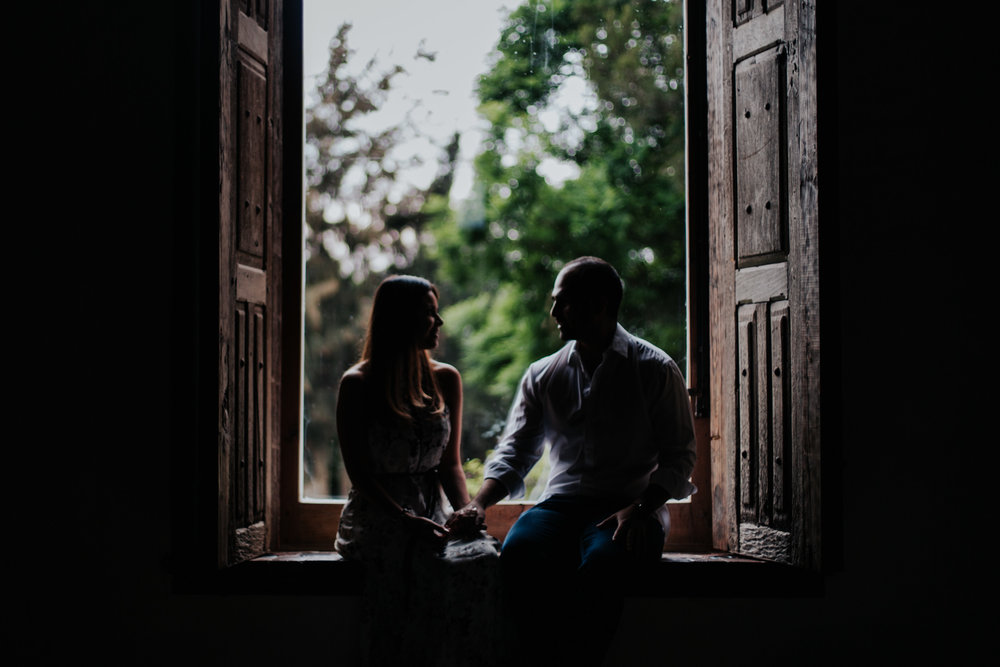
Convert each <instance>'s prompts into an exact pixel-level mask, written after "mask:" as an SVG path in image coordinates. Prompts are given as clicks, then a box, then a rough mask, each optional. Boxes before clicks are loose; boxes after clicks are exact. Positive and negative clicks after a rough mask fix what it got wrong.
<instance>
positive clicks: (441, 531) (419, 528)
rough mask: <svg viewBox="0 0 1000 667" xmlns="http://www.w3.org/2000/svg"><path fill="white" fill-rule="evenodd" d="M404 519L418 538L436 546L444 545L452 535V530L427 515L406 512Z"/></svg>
mask: <svg viewBox="0 0 1000 667" xmlns="http://www.w3.org/2000/svg"><path fill="white" fill-rule="evenodd" d="M403 521H405V525H406V527H407V528H408V529H410V530H411V531H413V533H414V534H415V535H416V536H417V537H418V538H420V539H421V540H424V541H427V542H430V543H431V544H433V545H435V546H444V545H445V544H446V543H447V542H448V538H449V537H450V536H451V531H450V530H448V529H447V528H446V527H444V526H442V525H441V524H439V523H437V522H436V521H431V520H430V519H428V518H426V517H422V516H417V515H416V514H412V513H410V512H404V513H403Z"/></svg>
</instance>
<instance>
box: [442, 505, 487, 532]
mask: <svg viewBox="0 0 1000 667" xmlns="http://www.w3.org/2000/svg"><path fill="white" fill-rule="evenodd" d="M444 525H445V528H446V529H447V530H448V531H449V532H450V533H451V535H452V536H453V537H465V536H472V535H475V534H477V533H478V532H479V531H481V530H484V529H485V528H486V510H485V508H483V506H482V505H480V504H479V503H478V502H476V501H475V500H473V501H472V502H470V503H469V504H468V505H466V506H465V507H463V508H461V509H459V510H457V511H455V512H453V513H452V515H451V516H450V517H448V521H447V522H445V524H444Z"/></svg>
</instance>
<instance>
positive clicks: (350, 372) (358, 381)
mask: <svg viewBox="0 0 1000 667" xmlns="http://www.w3.org/2000/svg"><path fill="white" fill-rule="evenodd" d="M367 379H368V372H367V364H365V363H364V362H363V361H362V362H358V363H356V364H354V365H353V366H351V367H350V368H348V369H347V370H346V371H344V374H343V375H341V376H340V388H341V389H344V388H351V389H354V388H357V389H360V388H362V387H364V386H365V382H366V381H367Z"/></svg>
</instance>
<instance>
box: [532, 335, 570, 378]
mask: <svg viewBox="0 0 1000 667" xmlns="http://www.w3.org/2000/svg"><path fill="white" fill-rule="evenodd" d="M572 351H573V343H566V344H565V345H563V346H562V347H561V348H559V349H558V350H556V351H555V352H553V353H552V354H550V355H547V356H544V357H542V358H541V359H537V360H535V361H533V362H531V364H529V366H528V370H527V373H526V375H527V376H528V377H530V378H531V379H532V380H534V381H536V382H537V381H538V380H540V379H542V378H544V377H546V376H548V375H550V374H551V373H552V372H553V371H556V370H558V369H560V368H563V367H565V366H566V364H567V362H568V361H569V356H570V354H571V353H572Z"/></svg>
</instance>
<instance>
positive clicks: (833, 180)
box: [7, 3, 996, 665]
mask: <svg viewBox="0 0 1000 667" xmlns="http://www.w3.org/2000/svg"><path fill="white" fill-rule="evenodd" d="M167 4H168V5H171V4H173V7H172V8H170V9H168V10H163V8H162V7H163V3H155V4H154V3H118V6H114V7H103V6H101V5H99V4H96V5H93V4H92V5H88V7H87V9H86V12H85V13H82V14H81V15H80V16H79V17H77V20H76V21H75V22H72V23H71V24H70V25H67V26H66V27H67V30H66V31H65V34H64V35H62V34H61V35H60V37H62V38H65V39H59V40H55V41H56V42H57V43H56V44H55V46H54V47H53V48H56V49H57V50H58V53H59V54H60V55H59V56H58V57H56V58H53V60H54V61H55V62H53V63H52V64H51V67H50V66H45V67H44V70H45V71H44V72H39V76H38V79H37V80H36V86H37V88H38V90H37V95H36V96H35V97H34V98H33V100H34V102H33V103H35V104H36V105H37V106H38V107H41V108H42V109H41V110H40V111H39V113H40V114H41V118H40V119H38V120H41V122H40V123H39V125H43V126H44V127H45V128H47V132H46V133H45V134H46V138H47V140H46V141H44V142H41V143H40V145H39V147H36V148H34V149H33V150H32V151H31V154H32V156H33V160H32V161H31V162H30V163H29V162H25V164H31V165H33V167H35V168H37V169H35V171H34V173H35V174H36V177H35V178H34V179H33V180H34V181H35V183H34V185H35V187H37V188H38V192H37V196H34V198H33V201H32V204H33V206H32V210H33V211H34V212H35V213H34V215H32V216H30V217H28V218H26V219H27V220H28V221H29V222H32V224H34V225H36V226H35V227H30V229H31V231H30V233H29V234H28V235H26V236H28V238H27V239H25V241H26V243H24V244H19V245H18V246H17V247H16V248H17V249H19V248H23V247H31V248H34V247H38V246H46V247H48V248H52V249H53V250H54V252H53V253H47V254H46V257H47V258H48V261H51V257H53V256H54V257H57V258H58V261H57V262H54V264H55V265H56V266H55V267H54V268H56V269H57V270H56V271H54V272H53V275H54V276H55V277H54V278H51V279H38V285H39V287H40V289H39V293H38V294H39V296H40V297H42V298H33V299H30V301H31V302H32V303H33V306H34V308H37V309H38V310H39V313H38V314H39V315H40V317H39V318H38V319H35V318H32V320H31V321H33V322H44V323H47V324H49V326H45V327H39V328H40V329H44V332H42V333H38V334H36V333H34V332H33V331H29V332H27V337H28V338H33V339H35V342H36V343H41V347H42V348H43V349H42V351H41V352H40V353H39V354H38V355H37V356H35V357H34V359H35V360H41V367H42V368H44V369H46V370H45V372H44V373H40V372H38V371H37V365H35V366H33V372H32V373H31V377H32V382H24V383H19V384H18V386H17V389H19V390H20V392H22V393H28V394H30V396H31V397H32V398H33V402H34V403H39V404H40V405H41V410H40V411H39V412H38V414H37V417H35V418H33V419H32V424H33V425H36V426H39V425H40V428H38V429H37V430H38V431H40V432H41V433H42V434H43V438H42V439H41V440H42V442H41V443H40V445H39V444H38V443H36V442H35V441H34V439H30V440H29V439H27V438H24V437H19V438H13V439H12V444H16V445H17V447H12V448H13V449H17V450H19V451H20V452H23V453H26V462H25V464H24V465H20V464H19V463H11V464H10V465H11V466H12V467H11V469H10V471H9V472H8V474H7V476H10V477H15V478H19V479H16V480H15V481H17V482H25V483H26V488H29V489H30V490H31V492H30V493H27V492H26V491H20V493H21V497H26V498H28V499H29V500H28V501H27V502H25V503H24V506H23V507H22V508H21V509H20V511H17V512H15V514H17V515H18V516H17V517H16V520H15V522H13V524H12V525H13V526H15V527H16V528H15V529H14V530H13V532H12V535H13V536H15V540H14V546H15V547H16V550H15V551H16V553H18V556H17V558H16V561H17V565H15V567H14V568H13V569H12V578H13V579H14V581H15V584H16V589H17V590H18V591H19V592H22V593H24V595H23V596H18V597H17V598H15V600H16V608H15V613H17V615H18V616H19V618H20V619H21V620H26V621H27V628H26V631H25V632H23V633H19V634H18V635H17V636H18V637H19V641H17V642H16V646H17V648H18V649H19V650H18V651H16V653H21V654H23V655H24V659H23V660H22V661H21V662H20V663H19V664H67V663H66V662H65V659H66V658H70V657H76V658H79V659H83V658H84V657H87V658H95V659H96V660H97V661H98V662H99V663H101V664H129V665H173V664H209V665H223V664H242V665H264V664H283V665H292V664H312V663H316V662H327V663H328V664H351V663H350V661H349V660H348V657H349V656H345V657H344V658H343V660H344V662H337V661H336V658H337V656H338V648H337V647H343V646H349V645H350V639H351V637H352V636H353V633H354V631H355V630H356V623H357V616H356V614H355V611H354V609H355V604H356V602H355V600H354V599H352V598H348V597H331V596H231V595H212V594H181V593H177V592H176V591H174V590H173V589H172V586H171V582H172V574H173V572H174V569H173V568H174V567H175V564H176V562H177V560H176V557H177V555H178V553H177V552H178V550H179V549H182V548H183V545H180V544H177V543H176V541H175V540H174V539H173V538H172V536H171V535H172V533H171V531H172V528H173V526H174V525H175V522H177V521H178V520H180V521H181V522H184V521H185V519H186V517H187V516H188V515H189V513H190V511H191V508H192V507H194V506H195V500H194V499H195V498H196V497H197V495H198V494H199V493H200V491H199V489H198V488H196V485H194V482H192V487H191V488H190V489H187V488H186V487H185V484H186V482H184V481H183V480H197V479H198V474H197V470H192V469H191V468H195V467H197V466H198V465H200V464H199V461H202V460H205V459H199V458H198V456H192V457H186V456H179V455H178V453H191V452H198V451H202V452H203V446H204V443H203V442H202V438H201V436H200V435H199V433H198V432H197V429H196V424H197V411H198V409H199V406H201V405H203V404H204V403H203V402H204V400H205V394H204V393H203V392H208V399H209V400H211V399H212V392H214V387H211V386H204V384H203V383H201V382H200V381H199V377H198V374H197V368H198V366H197V363H196V362H197V361H198V359H197V354H198V348H197V346H196V345H195V341H194V333H195V331H196V328H197V327H196V324H197V322H198V321H199V318H201V317H203V314H202V313H201V311H199V308H198V303H199V301H198V298H199V296H200V294H201V292H200V290H201V289H202V285H200V284H199V282H198V280H197V279H196V273H195V271H194V267H195V265H196V263H197V262H198V261H199V258H200V257H202V256H203V255H204V253H205V252H206V243H209V241H210V238H211V234H210V232H211V229H208V230H207V231H208V234H207V235H206V228H205V224H206V220H205V219H204V217H203V212H204V210H205V209H206V207H207V208H208V209H211V207H212V206H213V200H212V198H213V196H214V194H215V193H213V192H212V191H211V188H208V187H205V183H204V181H203V179H201V178H200V177H199V174H200V173H201V172H200V170H201V169H202V168H203V166H204V163H205V159H206V156H204V155H199V153H198V149H197V146H198V145H199V144H198V137H199V133H201V132H214V131H215V127H214V126H213V125H212V124H211V122H210V121H211V113H207V114H206V113H205V112H204V111H199V109H203V107H204V104H203V102H204V100H201V99H199V98H198V90H199V85H198V80H199V77H200V76H202V75H203V74H204V73H205V72H206V71H207V72H208V73H209V74H211V68H212V64H211V62H210V61H206V60H204V55H205V54H201V53H199V51H198V47H197V45H198V44H199V41H198V39H197V37H198V30H199V28H198V25H199V22H198V12H199V9H198V7H197V4H196V3H167ZM828 4H829V3H828ZM872 4H876V3H864V4H862V5H851V6H850V8H851V9H852V11H851V13H848V11H847V7H846V6H843V7H842V8H841V9H840V10H839V14H836V15H835V14H834V13H833V12H834V10H833V9H831V8H828V7H827V6H826V5H824V8H823V9H822V10H821V12H827V13H821V15H820V33H819V38H818V43H819V45H820V49H821V81H822V87H821V92H820V94H821V101H820V105H821V106H820V108H821V111H820V123H821V127H822V135H821V142H822V143H821V147H820V156H821V157H820V159H821V174H820V193H821V194H820V197H821V206H822V207H823V208H822V211H823V217H822V221H821V225H822V226H823V230H822V237H821V243H822V250H821V253H822V256H823V261H824V275H823V283H822V290H823V297H822V298H823V312H822V319H823V341H822V349H823V353H824V367H823V388H824V397H823V400H824V414H823V419H824V428H825V435H824V437H825V440H824V456H827V457H828V459H827V460H826V461H824V474H825V475H828V480H829V484H828V485H827V487H828V488H827V489H826V490H827V491H828V492H829V493H828V497H827V498H826V499H825V500H826V503H827V505H826V509H827V510H828V514H829V516H830V518H831V528H832V530H831V532H830V540H829V546H830V547H831V551H830V554H829V555H830V560H831V562H834V563H836V566H835V567H834V568H833V571H832V572H830V573H829V574H828V575H827V576H826V577H825V581H824V590H823V593H822V594H821V595H818V596H811V597H805V598H785V597H768V598H760V597H735V596H730V595H726V594H725V592H724V591H722V592H719V591H716V594H714V595H712V596H706V597H698V598H685V599H643V600H637V601H634V602H633V603H631V604H630V606H629V608H628V609H627V616H626V623H625V624H624V629H623V631H622V635H621V637H620V639H621V645H620V647H619V650H620V651H621V655H622V656H624V657H623V659H622V663H621V664H660V663H663V664H666V663H667V662H668V661H669V662H670V663H676V664H685V663H686V664H689V665H690V664H704V665H728V664H761V663H765V662H766V663H767V664H854V663H859V664H874V663H876V662H885V663H886V664H899V662H900V658H901V657H902V656H915V657H916V658H917V659H916V660H915V661H914V662H916V663H918V664H942V663H945V662H949V661H950V659H952V658H955V660H954V662H952V663H951V664H970V663H971V662H975V660H971V656H972V655H974V648H975V647H976V645H977V644H978V645H982V643H983V633H984V632H985V618H984V617H983V616H981V615H979V614H976V613H972V609H973V608H974V607H975V606H976V605H975V604H974V603H975V602H976V601H977V600H981V598H982V595H983V593H982V590H983V586H984V583H985V581H984V580H980V579H979V578H978V576H979V571H978V568H976V567H975V566H974V563H975V560H974V559H973V556H972V553H973V552H972V550H973V549H975V548H977V547H978V548H979V549H982V547H983V546H985V545H981V544H979V543H978V534H980V533H984V532H985V531H983V530H982V528H979V527H978V526H979V522H978V517H977V514H978V513H979V511H978V508H979V507H980V505H979V504H978V502H977V497H976V496H978V495H979V494H978V490H979V489H980V488H983V485H984V484H985V482H984V481H983V478H984V475H983V471H984V470H985V469H986V468H987V466H986V465H985V459H986V457H985V456H984V455H985V454H986V452H987V451H988V450H990V449H991V448H992V445H991V444H990V442H991V441H990V440H987V439H986V437H985V436H983V435H982V434H981V432H980V430H979V429H978V428H976V427H975V424H976V422H975V420H976V419H978V418H981V416H982V414H983V412H982V411H981V410H979V409H977V407H976V406H975V405H974V403H975V400H974V399H975V396H976V395H977V391H976V390H975V389H974V386H975V384H974V382H975V380H974V378H975V377H977V376H978V377H982V378H984V379H985V378H986V377H987V376H986V363H987V358H989V357H990V355H989V352H990V351H989V350H988V349H985V348H983V347H981V342H982V340H981V338H980V336H979V335H978V332H979V331H981V330H983V329H984V328H985V319H986V315H985V313H982V314H981V313H980V312H976V311H974V310H972V309H971V307H970V305H971V304H972V303H978V304H980V305H983V304H985V303H987V301H986V300H985V299H984V298H983V296H984V295H983V293H984V292H985V288H986V286H987V285H988V284H991V283H986V282H985V281H984V279H983V278H982V275H983V273H985V271H979V270H977V269H978V268H979V267H981V266H984V265H983V264H980V260H981V257H982V256H983V254H984V250H985V247H986V244H987V240H988V239H989V230H990V228H992V227H994V226H995V224H996V222H995V221H996V213H995V208H994V209H992V210H990V209H985V208H982V207H981V206H980V202H983V201H984V200H985V193H986V192H988V191H987V190H986V187H987V186H988V185H992V183H993V182H994V181H995V176H996V167H995V166H993V161H992V160H989V161H988V160H987V157H988V151H992V150H995V146H996V136H995V132H993V131H992V128H990V131H989V133H988V134H987V131H986V128H985V122H983V121H984V119H985V117H986V114H987V112H988V110H990V109H991V107H989V106H987V105H986V102H985V95H984V94H983V92H981V89H982V88H983V87H984V85H985V82H986V81H987V80H988V78H987V77H986V76H985V70H986V69H988V68H987V65H990V64H991V63H993V62H994V61H995V57H991V58H992V59H986V58H982V57H980V56H978V55H977V54H975V53H971V52H970V49H971V48H973V47H975V46H976V45H978V44H982V43H985V42H984V41H982V40H980V38H978V37H974V36H973V35H971V34H970V33H969V31H970V30H972V29H973V28H974V26H975V25H977V23H982V22H978V21H976V20H975V19H974V18H968V17H966V19H963V23H962V25H953V26H946V25H943V24H942V23H940V21H939V19H940V17H937V16H935V17H934V18H928V17H927V15H926V13H923V12H921V13H917V12H916V11H915V10H914V11H912V12H911V11H904V12H894V11H890V10H889V9H888V8H887V7H888V6H889V3H884V4H885V5H886V7H881V6H880V7H879V8H873V7H871V6H870V5H872ZM879 4H880V5H881V4H882V3H879ZM956 23H957V22H956ZM959 30H960V31H959ZM48 43H51V42H48ZM206 62H207V65H206ZM57 64H58V66H56V65H57ZM81 117H83V118H85V119H86V122H85V123H81V122H80V118H81ZM39 131H41V128H40V129H39ZM209 159H211V158H210V157H209ZM987 165H989V166H987ZM32 192H35V191H34V190H32ZM20 219H22V218H19V220H20ZM26 227H29V226H27V225H26ZM29 240H30V241H31V242H32V244H28V243H27V241H29ZM209 245H210V243H209ZM208 250H209V251H210V250H211V249H210V248H209V249H208ZM16 251H17V250H15V252H16ZM47 266H48V264H47ZM19 275H20V274H19ZM23 279H24V280H27V279H28V278H27V277H24V278H23ZM33 312H34V311H33ZM984 353H985V354H984ZM14 356H17V355H14ZM990 361H992V359H990ZM976 371H979V372H978V373H976ZM32 414H34V413H32ZM19 421H21V420H19ZM993 439H994V440H995V436H994V438H993ZM200 448H201V449H200ZM15 460H16V461H19V459H15ZM828 463H829V465H828ZM53 470H55V471H58V472H52V471H53ZM178 480H181V482H178ZM15 488H18V489H20V488H22V487H21V486H15ZM39 492H41V493H39ZM39 496H42V497H41V498H39ZM803 655H809V656H810V657H809V658H806V659H804V658H803ZM57 656H58V657H59V658H60V660H59V661H58V662H57V661H56V660H55V658H56V657H57ZM946 658H948V659H949V660H946ZM966 659H968V661H967V660H966ZM911 664H912V663H911Z"/></svg>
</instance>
